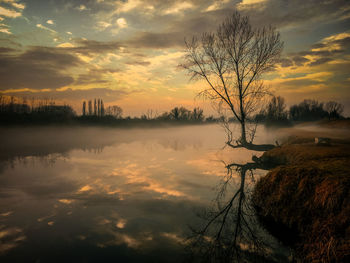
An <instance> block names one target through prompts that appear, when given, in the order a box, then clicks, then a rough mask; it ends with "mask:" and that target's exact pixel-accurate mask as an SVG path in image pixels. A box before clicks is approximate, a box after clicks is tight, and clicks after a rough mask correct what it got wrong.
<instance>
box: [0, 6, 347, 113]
mask: <svg viewBox="0 0 350 263" xmlns="http://www.w3.org/2000/svg"><path fill="white" fill-rule="evenodd" d="M235 9H236V10H239V11H240V12H242V13H243V14H247V15H249V16H250V17H251V21H252V23H253V24H254V25H268V24H271V25H273V26H274V27H276V28H277V29H278V30H279V31H280V33H281V36H282V40H283V41H284V51H283V58H282V60H281V63H279V64H278V65H276V71H274V72H270V73H269V74H266V75H265V76H264V79H265V80H266V81H265V84H266V85H268V86H269V87H271V89H272V90H273V91H274V92H275V94H276V95H281V96H284V97H285V98H286V101H287V103H288V105H291V104H293V103H297V102H300V101H302V100H303V99H305V98H310V99H317V100H320V101H328V100H336V101H339V102H341V103H343V104H344V105H345V107H346V109H345V113H346V115H350V1H348V0H235V1H230V0H221V1H214V0H186V1H185V0H74V1H73V0H72V1H69V0H0V94H3V95H15V96H19V97H27V98H31V97H35V98H54V99H56V100H57V101H60V102H66V103H70V104H72V105H74V107H75V108H76V109H77V111H79V110H80V107H81V106H80V105H81V102H82V101H83V100H89V99H93V98H102V99H103V100H104V102H105V104H106V105H110V104H117V105H120V106H121V107H122V108H123V109H124V113H125V114H124V115H129V114H130V115H140V114H141V113H144V112H146V111H147V110H148V109H153V110H154V111H158V112H162V111H164V110H169V109H170V108H171V107H173V106H176V105H182V106H185V107H188V108H192V107H193V106H201V107H204V108H206V107H207V106H206V103H205V102H203V101H202V100H200V99H195V96H196V94H197V93H198V91H199V90H200V89H201V88H202V87H205V86H203V85H204V84H203V83H201V82H190V81H189V76H187V75H186V72H184V71H183V70H181V69H180V68H179V67H178V65H179V64H180V63H181V62H182V57H183V54H184V53H183V51H184V38H185V37H191V36H192V35H194V34H199V33H201V32H204V31H212V30H215V28H216V27H217V25H218V24H219V23H220V22H221V21H222V20H223V19H224V18H225V17H226V16H227V15H230V14H231V13H232V12H233V10H235Z"/></svg>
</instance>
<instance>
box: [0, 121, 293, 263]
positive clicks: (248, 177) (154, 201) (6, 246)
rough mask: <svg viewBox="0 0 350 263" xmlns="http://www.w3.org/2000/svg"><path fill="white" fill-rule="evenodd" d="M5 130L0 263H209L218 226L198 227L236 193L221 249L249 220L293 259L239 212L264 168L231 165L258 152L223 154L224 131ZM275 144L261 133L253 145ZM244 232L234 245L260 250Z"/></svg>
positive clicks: (271, 245)
mask: <svg viewBox="0 0 350 263" xmlns="http://www.w3.org/2000/svg"><path fill="white" fill-rule="evenodd" d="M0 132H1V140H2V143H1V146H0V147H1V149H0V151H1V153H0V261H1V262H183V261H190V260H193V261H205V260H203V258H202V259H201V256H203V255H204V257H205V258H206V259H208V255H206V254H208V253H211V252H210V251H211V248H210V246H209V247H208V243H210V244H213V242H214V241H216V239H214V238H213V236H217V232H218V230H217V229H216V227H219V228H220V224H219V225H218V226H217V225H215V224H212V225H211V226H210V229H209V228H208V231H207V232H205V231H204V232H201V231H200V230H203V228H204V227H205V226H206V225H207V224H208V220H209V221H210V220H211V219H210V217H213V215H214V216H215V213H218V212H220V209H221V208H222V207H225V204H226V203H225V202H227V201H230V200H231V198H232V196H233V195H235V194H236V193H237V196H238V197H237V200H238V201H237V200H235V203H234V204H233V208H232V210H231V211H230V213H228V214H229V216H227V218H229V217H230V218H232V222H229V221H228V219H227V223H226V226H224V227H223V229H222V231H226V230H227V231H228V233H229V234H228V235H226V236H225V234H221V235H220V238H222V240H224V241H220V240H219V241H220V242H221V243H220V244H222V245H224V246H225V242H226V241H225V240H227V236H228V237H229V239H230V240H231V239H232V238H231V237H232V235H231V234H230V232H229V231H230V228H232V229H231V230H237V228H234V226H235V225H236V224H238V223H240V222H245V224H247V225H248V228H247V229H250V228H251V229H255V228H257V229H260V230H254V231H253V232H254V233H258V232H259V231H261V232H262V235H261V236H262V237H263V239H265V240H264V242H263V243H264V246H265V247H266V249H265V250H264V251H265V252H264V253H267V254H270V255H271V254H273V255H274V258H275V259H276V258H279V259H280V260H281V258H282V259H283V257H287V256H288V255H286V251H287V250H286V249H285V248H283V247H281V246H280V245H279V244H278V243H277V242H276V241H275V240H273V239H272V238H271V237H270V236H269V235H268V234H266V233H264V231H263V230H262V229H261V228H259V226H258V223H257V222H256V221H255V220H254V215H250V214H248V213H247V211H248V210H244V211H245V212H244V213H240V211H238V210H237V209H236V207H237V208H238V206H239V205H241V204H243V205H242V207H243V209H246V208H244V207H246V206H247V205H246V204H247V203H248V201H249V198H248V197H249V193H250V191H251V189H252V186H253V185H254V182H255V181H256V180H257V179H258V178H259V176H261V175H263V174H264V173H266V171H263V170H259V169H242V167H244V166H237V165H236V166H232V168H231V169H228V168H227V167H226V166H227V165H229V164H231V163H235V164H238V165H243V164H246V163H249V162H251V157H252V156H253V154H256V155H260V154H261V153H256V152H252V151H247V150H244V149H227V148H224V146H225V132H224V131H223V129H222V128H221V127H220V126H219V125H216V124H215V125H200V126H181V127H170V128H157V129H117V128H94V127H45V128H42V127H35V128H1V129H0ZM275 139H276V136H275V134H274V133H273V132H272V131H266V130H264V128H263V127H259V128H258V132H257V138H256V141H257V142H260V143H272V142H274V140H275ZM242 184H243V185H244V189H242V188H241V186H242ZM228 185H229V187H228ZM237 189H241V190H242V191H241V192H237ZM242 197H243V199H244V200H245V201H244V200H243V199H242ZM242 200H243V203H242V202H241V201H242ZM236 201H237V203H236ZM231 203H232V202H231ZM221 205H222V207H221ZM240 209H242V208H240ZM237 213H240V214H239V216H237ZM241 214H243V216H242V215H241ZM239 217H242V220H238V221H237V219H240V218H239ZM248 217H249V218H248ZM218 218H219V217H218ZM219 219H220V218H219ZM220 220H221V219H220ZM244 227H245V226H244V225H243V227H240V228H239V229H240V231H241V232H240V233H241V235H242V238H240V239H237V242H239V246H240V249H241V250H245V251H250V248H251V246H250V243H249V238H251V239H253V240H252V242H253V243H255V241H256V239H257V238H258V237H255V236H251V235H249V233H248V235H246V236H244V235H245V232H244ZM196 229H197V230H196ZM236 232H237V231H236ZM224 237H225V239H224ZM193 240H195V242H193ZM203 240H204V241H205V242H203ZM230 242H231V241H230ZM204 243H206V244H204ZM263 243H262V244H263ZM196 246H200V248H199V249H198V248H196ZM203 250H204V251H205V252H204V253H203ZM213 253H214V254H215V253H216V252H213ZM225 253H226V252H225ZM223 255H224V256H223V257H224V258H228V255H227V254H223ZM276 255H277V256H276ZM221 256H222V255H221ZM205 258H204V259H205ZM221 258H222V257H221ZM212 261H215V260H212ZM216 261H218V260H216ZM277 261H278V260H277Z"/></svg>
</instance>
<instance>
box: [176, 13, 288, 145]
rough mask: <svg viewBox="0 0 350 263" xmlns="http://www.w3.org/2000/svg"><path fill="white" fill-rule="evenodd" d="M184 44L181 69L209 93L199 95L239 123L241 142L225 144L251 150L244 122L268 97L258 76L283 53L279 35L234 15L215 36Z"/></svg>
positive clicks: (213, 34) (205, 36)
mask: <svg viewBox="0 0 350 263" xmlns="http://www.w3.org/2000/svg"><path fill="white" fill-rule="evenodd" d="M185 42H186V47H187V50H186V56H185V61H186V62H185V63H184V64H183V65H182V66H183V67H184V68H185V69H186V70H187V71H188V72H189V74H190V75H191V79H193V78H197V79H202V80H204V81H205V82H206V83H207V85H208V89H205V90H204V91H202V92H201V94H202V95H204V96H205V97H207V98H209V99H211V100H213V101H214V102H215V103H216V105H218V106H219V108H225V109H227V110H229V111H230V112H231V113H232V114H233V117H234V118H235V119H236V120H238V121H239V123H240V126H241V136H240V138H239V139H238V140H236V142H235V144H233V143H232V141H229V142H228V143H229V144H230V146H232V147H234V148H236V147H246V148H248V149H254V147H253V146H254V145H253V144H252V140H251V139H250V141H247V128H246V124H247V119H248V118H249V116H250V115H251V114H252V113H253V112H255V111H256V110H257V108H258V106H259V103H260V101H261V100H262V98H263V97H264V96H265V95H266V94H268V90H267V89H266V88H265V86H264V85H263V81H262V80H261V76H262V74H263V73H264V72H266V71H268V70H270V69H271V68H273V66H274V64H275V62H276V61H277V59H278V58H279V56H280V54H281V52H282V49H283V43H282V42H281V40H280V34H279V33H278V32H276V31H275V29H274V28H272V27H262V28H253V27H252V25H251V24H250V22H249V19H248V17H246V16H241V15H240V14H239V13H238V12H235V13H233V14H232V15H231V16H230V17H228V18H226V19H225V20H224V22H223V23H222V24H221V25H220V26H219V27H218V29H217V30H216V32H214V33H204V34H203V35H202V37H201V38H199V39H198V38H197V37H193V38H192V41H190V42H188V41H185ZM254 150H255V149H254Z"/></svg>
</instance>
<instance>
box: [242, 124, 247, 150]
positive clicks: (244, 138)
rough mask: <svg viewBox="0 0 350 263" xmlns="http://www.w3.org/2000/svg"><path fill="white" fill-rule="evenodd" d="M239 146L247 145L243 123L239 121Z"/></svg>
mask: <svg viewBox="0 0 350 263" xmlns="http://www.w3.org/2000/svg"><path fill="white" fill-rule="evenodd" d="M241 144H242V145H246V144H247V137H246V131H245V121H244V120H242V121H241Z"/></svg>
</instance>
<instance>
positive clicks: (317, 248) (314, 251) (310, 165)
mask: <svg viewBox="0 0 350 263" xmlns="http://www.w3.org/2000/svg"><path fill="white" fill-rule="evenodd" d="M260 160H261V161H262V162H270V163H274V164H275V165H277V167H276V168H274V169H272V170H271V171H270V172H269V173H268V174H267V175H266V176H265V177H263V178H262V179H261V180H260V181H259V182H258V183H257V185H256V188H255V191H254V194H253V202H254V204H255V206H256V210H257V213H258V215H259V217H260V219H261V221H262V223H263V224H264V225H265V227H266V228H267V229H268V230H269V231H270V232H271V233H272V234H273V235H275V236H276V237H277V238H278V239H280V240H281V241H282V242H284V243H286V244H287V245H289V246H292V247H293V248H295V251H296V255H297V258H299V260H300V261H301V262H350V191H349V189H350V176H349V175H350V142H349V141H348V140H339V139H338V140H332V143H331V145H328V146H326V145H325V146H319V145H315V144H314V142H313V141H312V139H311V138H298V139H293V140H289V141H287V142H286V143H284V144H283V145H282V146H281V147H278V148H275V149H273V150H270V151H268V152H265V153H264V155H263V156H262V157H261V159H260Z"/></svg>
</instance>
